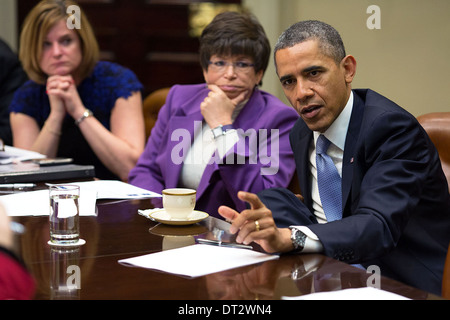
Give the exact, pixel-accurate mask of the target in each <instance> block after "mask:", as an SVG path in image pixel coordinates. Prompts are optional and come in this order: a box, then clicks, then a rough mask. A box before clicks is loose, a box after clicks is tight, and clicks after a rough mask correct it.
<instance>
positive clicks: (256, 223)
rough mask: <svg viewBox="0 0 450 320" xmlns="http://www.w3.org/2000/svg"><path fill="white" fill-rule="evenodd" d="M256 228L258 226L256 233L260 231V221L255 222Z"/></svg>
mask: <svg viewBox="0 0 450 320" xmlns="http://www.w3.org/2000/svg"><path fill="white" fill-rule="evenodd" d="M255 226H256V231H259V221H258V220H256V221H255Z"/></svg>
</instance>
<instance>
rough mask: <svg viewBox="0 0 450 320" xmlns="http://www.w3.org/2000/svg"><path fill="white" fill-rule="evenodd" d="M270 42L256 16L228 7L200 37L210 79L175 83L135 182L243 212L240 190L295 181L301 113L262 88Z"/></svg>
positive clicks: (211, 208)
mask: <svg viewBox="0 0 450 320" xmlns="http://www.w3.org/2000/svg"><path fill="white" fill-rule="evenodd" d="M269 57H270V44H269V41H268V39H267V37H266V34H265V32H264V29H263V28H262V26H261V25H260V24H259V22H258V21H257V20H256V19H255V18H254V17H253V16H250V15H247V14H239V13H235V12H225V13H222V14H219V15H218V16H216V18H215V19H214V20H213V21H212V22H211V23H210V24H209V25H208V26H207V27H206V28H205V30H204V31H203V33H202V36H201V38H200V60H201V61H200V62H201V66H202V68H203V75H204V78H205V81H206V84H198V85H176V86H173V87H172V89H171V91H170V92H169V95H168V97H167V100H166V103H165V105H164V106H163V107H162V108H161V111H160V113H159V115H158V121H157V122H156V125H155V127H154V128H153V130H152V133H151V136H150V138H149V140H148V142H147V146H146V148H145V151H144V153H143V154H142V155H141V157H140V159H139V161H138V163H137V165H136V167H135V168H134V169H132V170H131V172H130V175H129V182H130V183H131V184H133V185H136V186H139V187H142V188H145V189H147V190H151V191H154V192H158V193H161V191H162V190H163V189H165V188H173V187H187V188H193V189H196V190H197V204H196V210H202V211H206V212H207V213H208V214H210V215H213V216H217V217H220V216H219V215H218V213H217V209H218V207H219V206H220V205H223V204H226V205H228V206H231V207H233V208H236V209H237V210H243V209H244V208H245V203H244V202H242V201H241V200H239V199H238V198H237V192H238V191H240V190H247V191H251V192H259V191H261V190H263V189H266V188H271V187H277V186H278V187H286V186H288V185H289V183H290V181H291V179H292V177H293V174H294V170H295V163H294V158H293V154H292V150H291V148H290V145H289V131H290V129H291V128H292V126H293V124H294V123H295V121H296V120H297V119H298V115H297V113H296V112H295V111H294V110H293V109H292V108H290V107H288V106H286V105H285V104H283V103H282V102H281V101H280V100H279V99H278V98H276V97H274V96H272V95H270V94H268V93H266V92H264V91H261V90H259V89H258V85H259V84H261V80H262V78H263V75H264V72H265V70H266V68H267V65H268V62H269Z"/></svg>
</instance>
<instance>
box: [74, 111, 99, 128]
mask: <svg viewBox="0 0 450 320" xmlns="http://www.w3.org/2000/svg"><path fill="white" fill-rule="evenodd" d="M93 115H94V114H93V113H92V111H91V110H89V109H86V110H84V113H83V115H82V116H81V118H80V119H78V120H75V124H76V125H77V126H79V125H80V123H82V122H83V120H84V119H86V118H89V117H90V116H93Z"/></svg>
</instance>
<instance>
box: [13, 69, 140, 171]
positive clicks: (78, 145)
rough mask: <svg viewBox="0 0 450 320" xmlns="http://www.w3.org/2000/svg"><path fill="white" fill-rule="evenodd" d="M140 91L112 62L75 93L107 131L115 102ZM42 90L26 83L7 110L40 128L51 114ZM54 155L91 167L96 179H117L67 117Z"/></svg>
mask: <svg viewBox="0 0 450 320" xmlns="http://www.w3.org/2000/svg"><path fill="white" fill-rule="evenodd" d="M142 88H143V87H142V84H141V83H140V82H139V80H138V78H137V77H136V75H135V74H134V73H133V72H132V71H131V70H129V69H127V68H125V67H122V66H120V65H118V64H115V63H112V62H106V61H100V62H98V63H97V65H96V66H95V68H94V71H93V73H92V74H91V75H90V76H88V77H87V78H85V79H84V80H83V82H81V84H80V85H79V86H78V87H77V90H78V94H79V95H80V98H81V101H82V102H83V104H84V106H85V107H86V108H88V109H89V110H91V111H92V112H93V114H94V116H95V118H97V119H98V120H99V121H100V122H101V123H102V124H103V125H104V126H105V128H106V129H108V130H109V129H110V118H111V111H112V109H113V108H114V105H115V103H116V100H117V99H119V98H128V97H130V96H131V94H132V93H133V92H136V91H140V90H142ZM45 91H46V85H40V84H37V83H36V82H33V81H31V80H29V81H27V82H26V83H25V84H24V85H23V86H22V87H21V88H19V89H18V90H17V91H16V93H15V94H14V98H13V100H12V102H11V104H10V106H9V111H10V112H19V113H24V114H26V115H29V116H30V117H32V118H34V119H35V120H36V121H37V123H38V125H39V127H40V128H42V127H43V126H44V123H45V121H46V120H47V118H48V116H49V115H50V102H49V99H48V95H47V94H46V92H45ZM57 156H58V157H70V158H73V159H74V162H75V163H76V164H92V165H94V166H95V172H96V176H97V177H98V178H102V179H115V178H117V177H115V176H114V175H113V174H112V173H111V172H109V170H107V169H106V168H105V167H104V165H103V164H102V163H101V162H100V160H99V159H98V158H97V156H96V155H95V154H94V152H93V151H92V150H91V148H90V146H89V144H88V143H87V141H86V140H85V139H84V137H83V135H82V134H81V131H80V130H79V128H78V127H77V126H76V125H75V124H74V119H72V117H70V116H69V115H67V116H66V119H65V121H64V123H63V128H62V134H61V138H60V143H59V147H58V153H57Z"/></svg>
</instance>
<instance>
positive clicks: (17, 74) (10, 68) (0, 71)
mask: <svg viewBox="0 0 450 320" xmlns="http://www.w3.org/2000/svg"><path fill="white" fill-rule="evenodd" d="M27 80H28V78H27V75H26V73H25V72H24V71H23V68H22V65H21V64H20V61H19V59H18V58H17V55H16V54H15V53H14V52H13V51H12V50H11V48H10V47H9V46H8V44H7V43H6V42H5V41H3V40H2V39H0V139H2V141H3V144H5V145H9V146H12V133H11V126H10V123H9V110H8V107H9V104H10V103H11V100H12V98H13V95H14V92H15V91H16V90H17V89H18V88H19V87H20V86H21V85H23V84H24V83H25V81H27Z"/></svg>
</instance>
